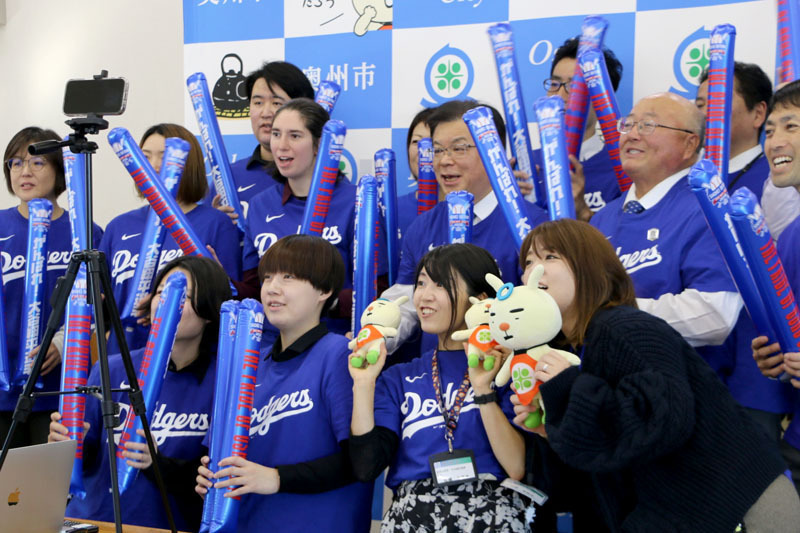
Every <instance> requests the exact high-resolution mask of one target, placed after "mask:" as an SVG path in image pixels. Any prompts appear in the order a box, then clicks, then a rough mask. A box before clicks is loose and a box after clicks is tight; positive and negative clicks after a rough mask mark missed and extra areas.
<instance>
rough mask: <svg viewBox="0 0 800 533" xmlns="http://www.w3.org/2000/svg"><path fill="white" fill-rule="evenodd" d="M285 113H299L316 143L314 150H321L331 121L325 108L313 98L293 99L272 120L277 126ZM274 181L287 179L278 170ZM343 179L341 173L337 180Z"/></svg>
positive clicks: (276, 112) (280, 181)
mask: <svg viewBox="0 0 800 533" xmlns="http://www.w3.org/2000/svg"><path fill="white" fill-rule="evenodd" d="M284 111H297V112H298V113H300V117H301V118H302V119H303V125H304V126H305V127H306V129H307V130H308V131H309V132H310V133H311V137H312V139H313V143H314V149H315V150H316V149H318V148H319V139H320V137H322V128H323V127H324V126H325V123H326V122H328V121H329V120H330V118H331V117H330V115H329V114H328V112H327V111H326V110H325V108H324V107H322V106H321V105H319V104H318V103H316V102H315V101H314V100H313V99H311V98H293V99H291V100H289V101H288V102H286V103H285V104H283V105H282V106H281V107H280V109H278V110H277V111H275V116H274V117H273V118H272V123H273V124H275V120H277V118H278V115H280V114H281V113H283V112H284ZM272 177H273V179H274V180H275V181H277V182H279V183H286V177H285V176H283V175H282V174H281V173H280V171H279V170H277V168H276V169H275V172H274V173H273V175H272ZM340 178H341V173H340V174H339V176H338V177H337V179H340Z"/></svg>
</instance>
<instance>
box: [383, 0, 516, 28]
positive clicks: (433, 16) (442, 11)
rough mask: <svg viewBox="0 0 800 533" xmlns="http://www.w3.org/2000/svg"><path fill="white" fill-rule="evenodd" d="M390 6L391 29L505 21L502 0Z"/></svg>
mask: <svg viewBox="0 0 800 533" xmlns="http://www.w3.org/2000/svg"><path fill="white" fill-rule="evenodd" d="M395 4H396V5H395V6H394V22H393V26H394V28H426V27H429V26H442V25H445V24H446V25H448V26H452V25H456V24H477V23H482V22H499V21H505V20H508V2H507V1H506V0H503V1H501V2H498V1H497V0H402V1H400V2H396V3H395Z"/></svg>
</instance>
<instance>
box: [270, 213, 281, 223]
mask: <svg viewBox="0 0 800 533" xmlns="http://www.w3.org/2000/svg"><path fill="white" fill-rule="evenodd" d="M285 214H286V213H281V214H280V215H275V216H269V215H267V222H272V221H273V220H275V219H276V218H281V217H282V216H283V215H285Z"/></svg>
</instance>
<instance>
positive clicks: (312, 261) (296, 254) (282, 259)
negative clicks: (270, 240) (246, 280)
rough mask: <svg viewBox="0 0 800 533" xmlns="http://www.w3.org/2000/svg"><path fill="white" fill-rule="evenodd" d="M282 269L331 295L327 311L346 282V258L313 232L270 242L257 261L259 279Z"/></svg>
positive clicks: (325, 309)
mask: <svg viewBox="0 0 800 533" xmlns="http://www.w3.org/2000/svg"><path fill="white" fill-rule="evenodd" d="M276 272H283V273H285V274H291V275H293V276H294V277H296V278H298V279H302V280H305V281H307V282H309V283H310V284H311V286H312V287H314V288H315V289H317V290H318V291H322V292H323V293H325V292H330V293H331V295H330V297H329V298H328V300H327V301H326V302H325V305H324V306H323V309H322V310H323V312H324V311H327V310H328V309H329V308H330V306H331V305H332V304H333V302H335V301H336V299H337V298H338V297H339V292H340V291H341V290H342V286H343V285H344V273H345V268H344V259H342V254H340V253H339V250H337V249H336V247H335V246H334V245H332V244H331V243H329V242H328V241H326V240H325V239H323V238H322V237H316V236H314V235H305V234H297V235H287V236H286V237H283V238H281V239H278V241H277V242H276V243H275V244H273V245H272V246H270V247H269V248H268V249H267V251H266V253H265V254H264V255H263V256H262V257H261V260H260V261H259V262H258V279H259V281H260V282H261V283H263V282H264V277H265V276H266V275H267V274H275V273H276Z"/></svg>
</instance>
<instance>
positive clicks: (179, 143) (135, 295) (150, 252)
mask: <svg viewBox="0 0 800 533" xmlns="http://www.w3.org/2000/svg"><path fill="white" fill-rule="evenodd" d="M189 149H190V145H189V143H188V142H186V141H184V140H183V139H181V138H179V137H169V138H168V139H166V140H165V141H164V158H163V160H162V164H161V173H160V175H159V176H158V179H159V180H160V181H161V183H163V184H164V187H166V189H167V191H168V192H169V193H170V195H171V196H172V197H173V198H175V195H177V194H178V187H179V185H180V181H181V176H182V174H183V169H184V166H185V165H186V158H187V157H188V156H189ZM151 168H152V167H151ZM154 173H155V171H154ZM166 236H167V233H166V228H164V224H162V223H161V219H160V218H159V216H158V215H157V214H156V212H155V211H154V210H152V209H150V210H149V211H148V212H147V220H146V221H145V225H144V231H143V232H142V244H141V245H140V247H139V259H138V260H137V262H136V270H134V272H133V280H132V281H131V284H132V285H131V286H132V287H133V292H131V293H130V294H129V296H128V301H126V302H125V306H124V307H123V309H122V320H123V321H126V322H131V321H132V322H135V321H136V319H137V318H138V317H137V316H136V306H137V305H138V303H139V302H141V301H142V299H143V298H146V297H147V295H148V294H150V289H151V288H152V286H153V279H155V276H156V272H157V271H158V262H159V259H160V258H161V249H162V248H163V247H164V239H165V238H166Z"/></svg>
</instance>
